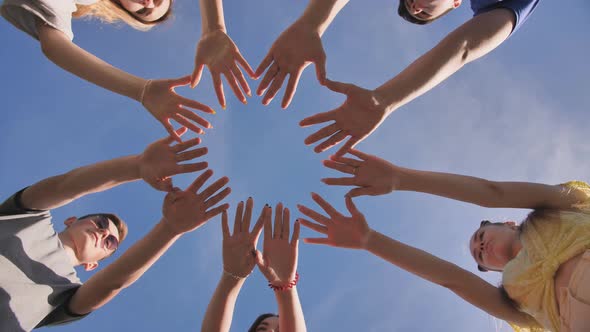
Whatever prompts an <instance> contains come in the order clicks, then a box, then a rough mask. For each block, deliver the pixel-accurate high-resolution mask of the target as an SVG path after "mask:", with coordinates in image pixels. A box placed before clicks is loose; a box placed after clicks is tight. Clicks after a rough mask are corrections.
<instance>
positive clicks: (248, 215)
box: [242, 197, 254, 232]
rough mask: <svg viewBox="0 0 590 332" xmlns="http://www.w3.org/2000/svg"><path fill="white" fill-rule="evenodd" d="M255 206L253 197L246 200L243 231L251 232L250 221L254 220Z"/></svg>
mask: <svg viewBox="0 0 590 332" xmlns="http://www.w3.org/2000/svg"><path fill="white" fill-rule="evenodd" d="M253 205H254V200H253V199H252V197H248V200H246V211H245V212H244V218H242V231H244V232H249V231H250V219H252V206H253Z"/></svg>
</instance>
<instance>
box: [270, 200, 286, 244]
mask: <svg viewBox="0 0 590 332" xmlns="http://www.w3.org/2000/svg"><path fill="white" fill-rule="evenodd" d="M282 230H283V203H279V204H277V206H276V208H275V224H274V229H273V233H272V238H273V239H278V238H280V236H281V232H282Z"/></svg>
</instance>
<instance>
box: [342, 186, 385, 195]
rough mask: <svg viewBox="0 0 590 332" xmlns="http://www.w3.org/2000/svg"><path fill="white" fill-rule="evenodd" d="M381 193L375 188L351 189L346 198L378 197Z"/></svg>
mask: <svg viewBox="0 0 590 332" xmlns="http://www.w3.org/2000/svg"><path fill="white" fill-rule="evenodd" d="M377 195H379V193H378V192H377V190H376V189H375V188H374V187H359V188H353V189H351V190H350V191H349V192H348V193H347V194H346V196H350V197H357V196H377Z"/></svg>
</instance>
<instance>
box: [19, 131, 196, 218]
mask: <svg viewBox="0 0 590 332" xmlns="http://www.w3.org/2000/svg"><path fill="white" fill-rule="evenodd" d="M185 132H186V129H185V128H181V129H179V130H177V132H176V135H178V136H182V135H183V134H184V133H185ZM172 141H173V138H172V137H168V138H164V139H161V140H158V141H156V142H154V143H152V144H150V145H149V146H148V147H147V148H146V150H145V151H144V152H143V153H141V154H139V155H134V156H127V157H121V158H117V159H112V160H107V161H102V162H99V163H96V164H92V165H88V166H83V167H80V168H76V169H74V170H71V171H69V172H67V173H65V174H61V175H57V176H52V177H50V178H47V179H45V180H42V181H39V182H37V183H35V184H33V185H32V186H30V187H29V188H27V189H26V190H25V191H24V192H23V194H22V198H21V201H22V203H23V205H24V206H25V207H26V208H29V209H36V210H48V209H54V208H58V207H60V206H63V205H66V204H68V203H70V202H72V201H73V200H76V199H78V198H80V197H82V196H85V195H88V194H92V193H97V192H101V191H105V190H108V189H110V188H112V187H115V186H118V185H120V184H123V183H126V182H130V181H135V180H139V179H143V180H145V181H146V182H147V183H149V184H150V185H151V186H152V187H154V188H155V189H157V190H163V191H170V190H172V179H171V178H170V176H172V175H174V174H180V173H189V172H195V171H198V170H202V169H205V168H207V163H206V162H198V163H191V164H180V162H183V161H188V160H191V159H194V158H198V157H201V156H203V155H205V154H206V153H207V149H206V148H199V149H194V150H188V149H190V148H192V147H194V146H195V145H197V144H199V143H200V139H199V138H194V139H191V140H188V141H186V142H184V143H180V144H176V145H172V146H171V145H170V144H171V143H172Z"/></svg>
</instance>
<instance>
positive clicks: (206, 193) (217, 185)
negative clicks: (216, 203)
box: [198, 176, 229, 200]
mask: <svg viewBox="0 0 590 332" xmlns="http://www.w3.org/2000/svg"><path fill="white" fill-rule="evenodd" d="M228 182H229V178H228V177H227V176H224V177H222V178H220V179H218V180H217V181H215V182H213V184H211V185H210V186H209V187H207V188H205V190H203V191H202V192H201V193H200V194H198V196H200V197H201V198H203V200H207V199H208V198H209V197H210V196H212V195H213V194H215V193H216V192H217V191H218V190H219V189H221V188H223V187H224V186H225V185H226V184H228Z"/></svg>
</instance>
